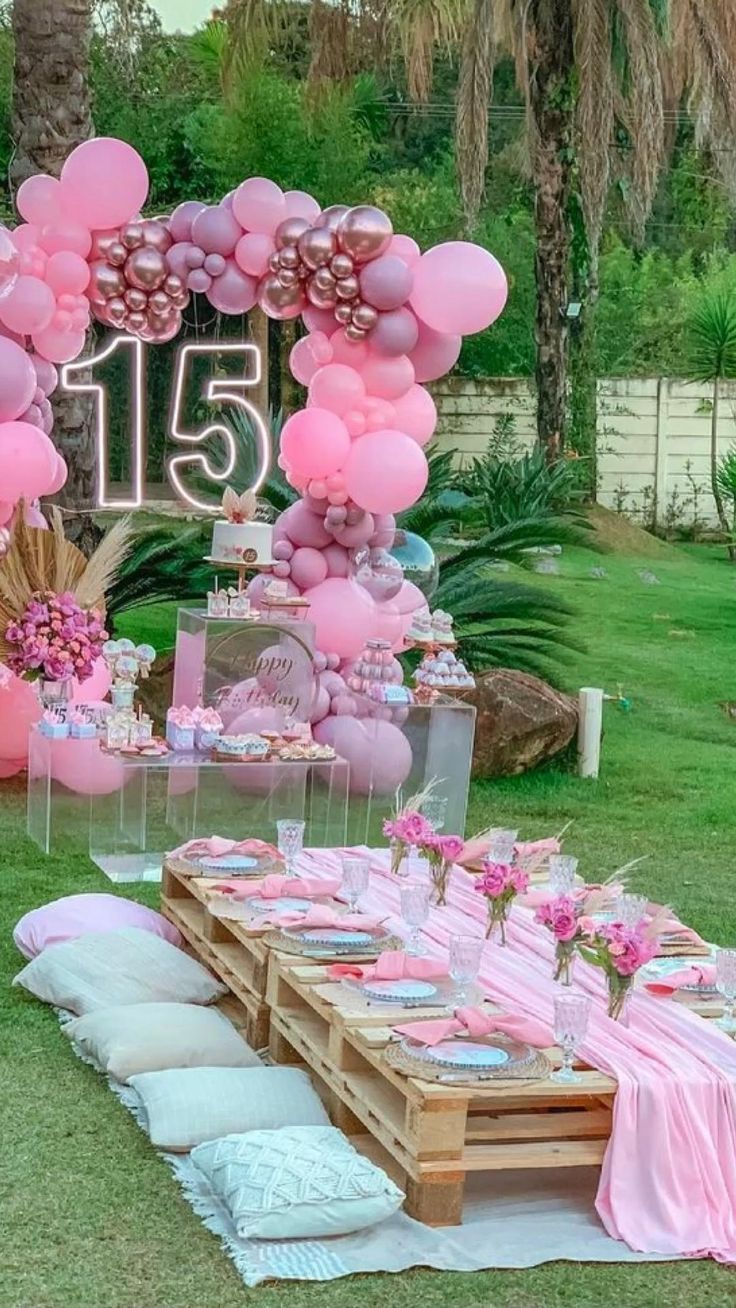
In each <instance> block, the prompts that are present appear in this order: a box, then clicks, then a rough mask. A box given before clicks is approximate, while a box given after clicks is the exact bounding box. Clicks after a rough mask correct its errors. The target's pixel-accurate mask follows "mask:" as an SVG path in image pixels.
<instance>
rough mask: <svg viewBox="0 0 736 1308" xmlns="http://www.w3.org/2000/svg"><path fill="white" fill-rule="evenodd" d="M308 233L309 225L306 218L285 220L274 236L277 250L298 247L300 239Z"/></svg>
mask: <svg viewBox="0 0 736 1308" xmlns="http://www.w3.org/2000/svg"><path fill="white" fill-rule="evenodd" d="M307 231H309V223H308V222H307V220H306V218H285V219H284V221H283V222H282V223H279V225H278V227H277V228H276V231H275V232H274V234H273V239H274V241H275V242H276V249H277V250H283V249H284V248H285V247H286V246H287V245H296V243H297V241H298V240H299V237H300V236H302V235H303V234H304V232H307Z"/></svg>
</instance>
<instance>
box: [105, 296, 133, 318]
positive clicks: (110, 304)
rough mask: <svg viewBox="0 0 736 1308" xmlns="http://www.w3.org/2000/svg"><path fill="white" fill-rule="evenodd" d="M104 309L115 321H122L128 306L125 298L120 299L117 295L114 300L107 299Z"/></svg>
mask: <svg viewBox="0 0 736 1308" xmlns="http://www.w3.org/2000/svg"><path fill="white" fill-rule="evenodd" d="M106 309H107V312H108V314H109V315H110V317H111V318H114V319H115V321H116V322H122V320H123V318H124V317H125V315H126V313H127V312H128V306H127V305H126V303H125V300H121V299H120V297H119V296H117V295H116V296H115V299H114V300H108V301H107V305H106Z"/></svg>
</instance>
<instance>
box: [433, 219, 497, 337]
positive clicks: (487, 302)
mask: <svg viewBox="0 0 736 1308" xmlns="http://www.w3.org/2000/svg"><path fill="white" fill-rule="evenodd" d="M413 273H414V288H413V290H412V293H411V305H412V308H413V309H414V311H415V313H416V314H417V316H418V317H419V318H421V319H422V321H423V322H425V323H426V324H427V326H428V327H432V328H434V330H435V331H438V332H455V333H459V334H460V335H463V336H465V335H467V334H468V333H469V332H480V331H483V330H484V329H485V328H486V327H490V325H491V323H492V322H495V320H496V318H498V316H499V314H500V313H501V311H502V310H503V307H504V305H505V303H506V297H507V295H508V284H507V282H506V274H505V273H504V271H503V268H502V267H501V265H500V263H499V262H498V260H497V259H494V257H493V255H492V254H490V253H489V251H488V250H484V249H483V248H482V247H481V246H480V245H473V244H471V242H469V241H446V242H445V243H444V244H442V245H435V246H434V247H433V248H432V249H431V250H427V252H426V253H425V254H423V255H422V257H421V259H420V260H419V262H418V263H416V264H415V265H414V269H413Z"/></svg>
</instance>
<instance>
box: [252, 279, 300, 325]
mask: <svg viewBox="0 0 736 1308" xmlns="http://www.w3.org/2000/svg"><path fill="white" fill-rule="evenodd" d="M258 303H259V305H260V306H261V308H262V309H263V312H264V313H265V314H267V315H268V317H269V318H278V319H284V318H298V317H299V314H300V313H301V311H302V309H303V308H304V295H303V292H302V288H301V286H300V284H299V283H298V282H297V284H296V285H295V286H282V285H281V283H280V281H279V279H278V277H276V276H275V275H274V274H273V273H271V274H270V275H269V276H268V277H262V278H261V280H260V282H259V283H258Z"/></svg>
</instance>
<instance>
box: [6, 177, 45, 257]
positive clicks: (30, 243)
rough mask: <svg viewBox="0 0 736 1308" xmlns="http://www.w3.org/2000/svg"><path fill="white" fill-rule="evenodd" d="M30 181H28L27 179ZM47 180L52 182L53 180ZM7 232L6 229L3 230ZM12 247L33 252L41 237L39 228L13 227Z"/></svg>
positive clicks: (23, 225)
mask: <svg viewBox="0 0 736 1308" xmlns="http://www.w3.org/2000/svg"><path fill="white" fill-rule="evenodd" d="M29 180H30V179H29ZM49 180H51V181H53V178H50V179H49ZM3 230H4V231H7V228H3ZM9 235H11V236H12V241H13V245H14V246H15V248H16V250H21V251H27V250H33V249H34V248H35V246H37V245H38V238H39V236H40V235H41V228H40V227H39V226H38V225H37V224H36V223H21V224H20V227H14V228H13V231H12V233H9Z"/></svg>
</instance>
